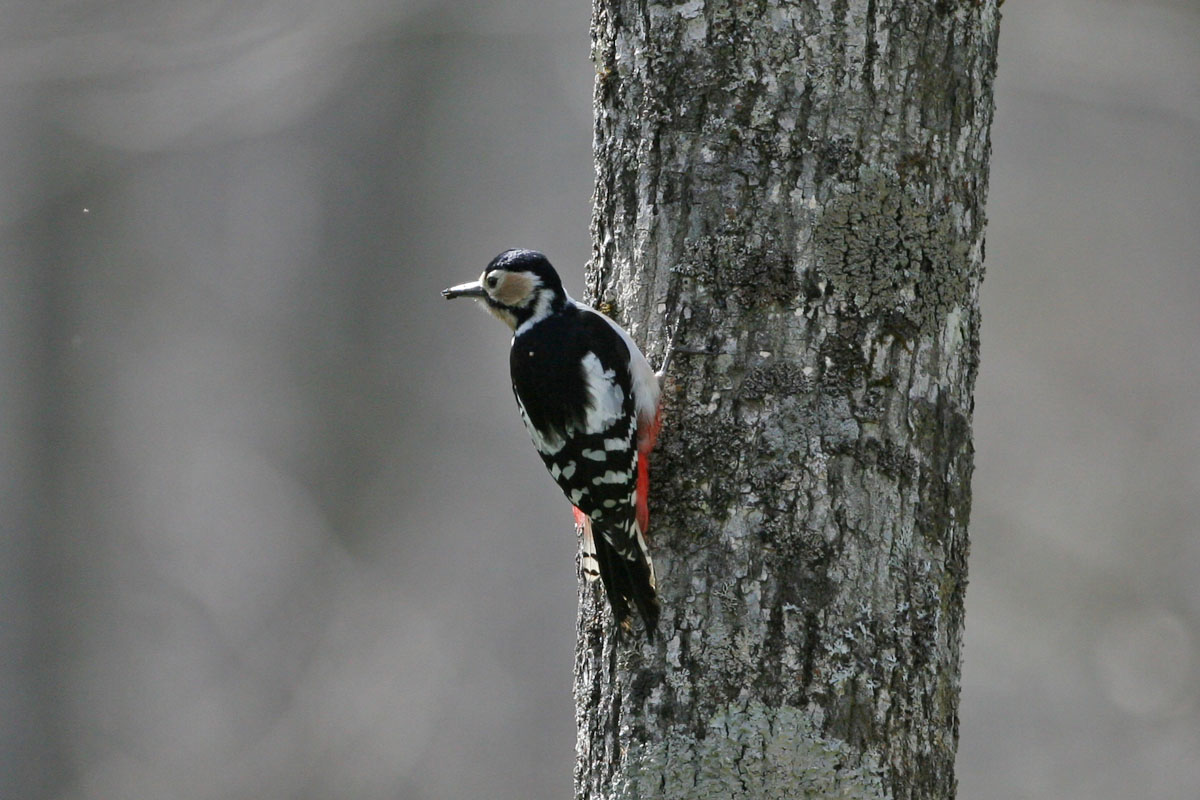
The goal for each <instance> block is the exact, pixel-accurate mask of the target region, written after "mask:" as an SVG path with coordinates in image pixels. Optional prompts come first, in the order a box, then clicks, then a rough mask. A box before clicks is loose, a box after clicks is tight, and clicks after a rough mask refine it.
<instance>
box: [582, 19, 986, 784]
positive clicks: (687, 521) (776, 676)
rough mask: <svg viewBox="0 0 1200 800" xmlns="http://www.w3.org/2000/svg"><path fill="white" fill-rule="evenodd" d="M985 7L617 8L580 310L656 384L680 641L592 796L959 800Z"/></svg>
mask: <svg viewBox="0 0 1200 800" xmlns="http://www.w3.org/2000/svg"><path fill="white" fill-rule="evenodd" d="M997 26H998V13H997V9H996V4H995V2H994V0H980V1H979V2H976V1H975V0H958V1H951V0H940V1H938V2H932V1H931V0H819V1H818V2H812V1H811V0H805V1H803V2H782V0H746V1H734V0H708V1H707V2H705V1H704V0H688V2H682V3H674V4H672V3H662V4H655V3H647V2H633V0H598V2H597V3H596V5H595V8H594V19H593V41H594V49H593V58H594V61H595V66H596V72H597V78H596V96H595V106H596V131H595V157H596V166H597V170H598V176H597V182H596V196H595V217H594V221H593V237H594V253H593V255H594V259H593V262H592V264H591V268H590V270H589V273H588V281H589V283H588V290H589V293H590V295H591V297H590V299H592V300H593V301H595V302H599V303H607V304H609V305H610V306H611V309H612V313H613V314H614V316H616V318H618V319H619V320H620V321H622V322H623V323H625V324H626V325H628V326H629V327H630V328H631V329H632V331H633V332H634V335H635V337H636V338H637V339H639V340H640V341H642V342H643V343H646V344H648V345H649V347H648V352H649V353H650V355H651V359H652V360H655V359H656V358H657V355H658V354H659V353H661V350H662V347H663V342H664V328H665V327H666V326H667V325H669V324H670V323H671V321H672V315H673V314H675V313H676V310H677V309H681V310H682V311H681V323H680V331H679V335H678V342H677V345H678V347H679V348H680V350H681V351H680V352H679V353H678V354H677V356H676V358H675V361H674V362H673V365H672V369H671V379H670V381H669V382H668V389H667V393H666V404H667V405H666V412H665V423H664V426H663V433H662V437H661V439H660V445H659V449H658V451H657V452H656V456H655V470H654V472H653V475H652V481H653V485H654V491H653V492H652V495H651V536H650V539H651V547H652V550H653V552H654V559H655V562H656V564H657V568H658V579H659V589H660V591H661V594H662V602H663V620H662V624H661V627H660V629H659V633H660V637H659V639H658V641H657V642H656V643H654V644H646V643H644V642H642V641H640V640H639V641H635V642H633V643H632V644H631V643H619V642H618V641H617V638H616V637H615V636H614V631H613V629H612V626H611V617H610V615H609V614H608V612H607V610H606V608H605V605H604V602H603V600H602V598H601V595H600V594H599V592H598V590H596V589H595V588H594V587H586V588H585V589H584V590H583V604H582V606H581V608H582V610H581V614H580V619H579V646H578V652H577V663H576V670H577V671H576V684H575V698H576V704H577V714H578V725H579V731H578V761H577V765H576V771H575V786H576V797H577V798H589V799H590V798H651V797H653V798H688V799H689V800H706V799H708V798H714V799H715V798H733V797H747V798H803V797H814V798H818V797H819V798H829V797H855V798H857V797H872V798H875V797H884V798H900V797H904V798H918V797H919V798H945V797H951V796H952V795H953V794H954V791H955V780H954V752H955V747H956V745H957V740H958V722H957V709H958V695H959V660H960V648H961V643H962V629H963V599H964V589H965V586H966V578H967V560H966V559H967V527H966V526H967V517H968V514H969V511H970V489H969V484H970V477H971V469H972V446H971V411H972V392H973V387H974V382H975V374H976V368H977V364H978V353H979V340H978V333H979V304H978V292H979V285H980V281H981V278H982V274H983V233H984V214H983V205H984V196H985V193H986V188H987V168H988V155H989V144H988V129H989V125H990V123H991V119H992V109H993V103H992V84H993V77H994V75H995V64H996V35H997Z"/></svg>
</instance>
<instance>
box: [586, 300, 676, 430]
mask: <svg viewBox="0 0 1200 800" xmlns="http://www.w3.org/2000/svg"><path fill="white" fill-rule="evenodd" d="M571 302H573V303H575V305H576V306H578V307H579V308H580V309H581V310H583V311H590V312H591V313H593V314H597V315H599V317H600V318H601V319H602V320H604V321H605V322H607V323H608V324H609V327H611V328H612V329H613V330H614V331H616V332H617V335H618V336H620V337H621V339H622V341H624V342H625V346H626V347H628V348H629V374H630V377H631V378H632V379H633V401H634V404H635V405H636V407H637V418H638V424H639V425H642V424H645V425H648V424H650V423H652V422H653V421H654V417H655V415H656V414H657V413H658V393H659V386H658V376H657V375H655V374H654V370H653V369H651V368H650V362H649V361H647V360H646V357H645V356H644V355H642V351H641V350H640V349H638V346H637V344H636V343H634V341H633V337H631V336H630V335H629V333H628V332H626V330H625V329H624V328H622V327H621V326H620V325H618V324H617V323H615V322H613V321H612V320H611V319H609V318H608V317H607V316H605V315H604V314H601V313H600V312H599V311H597V310H596V309H594V308H588V307H587V306H585V305H583V304H582V303H577V302H575V301H574V300H572V301H571Z"/></svg>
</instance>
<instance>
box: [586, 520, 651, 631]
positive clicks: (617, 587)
mask: <svg viewBox="0 0 1200 800" xmlns="http://www.w3.org/2000/svg"><path fill="white" fill-rule="evenodd" d="M594 538H595V542H596V561H597V562H598V563H599V564H600V581H601V582H602V583H603V584H604V593H605V594H606V595H608V604H609V605H610V606H611V607H612V611H613V616H614V617H615V618H616V620H617V625H618V627H619V628H620V629H621V630H622V631H624V632H626V633H628V632H629V631H630V630H632V622H631V617H632V612H631V611H630V608H629V602H630V601H631V600H632V601H633V604H634V605H636V606H637V609H638V612H639V613H640V614H641V616H642V621H643V622H645V624H646V638H647V639H648V640H649V641H651V642H652V641H654V634H655V631H657V630H658V615H659V605H658V594H657V593H656V592H655V591H654V586H653V584H652V583H651V581H650V567H649V565H648V564H647V563H646V562H645V561H643V560H640V559H639V560H637V561H630V560H629V559H627V558H623V557H622V556H621V554H620V553H618V552H617V551H616V549H615V548H614V547H613V546H612V545H611V544H610V543H609V542H608V538H607V537H605V536H604V535H603V534H602V533H598V534H597V535H596V536H595V537H594Z"/></svg>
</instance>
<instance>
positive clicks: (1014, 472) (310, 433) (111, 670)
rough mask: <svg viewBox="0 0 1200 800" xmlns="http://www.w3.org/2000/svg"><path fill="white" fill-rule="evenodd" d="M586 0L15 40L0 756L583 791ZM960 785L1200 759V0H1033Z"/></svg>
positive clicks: (21, 11) (471, 789)
mask: <svg viewBox="0 0 1200 800" xmlns="http://www.w3.org/2000/svg"><path fill="white" fill-rule="evenodd" d="M588 14H589V11H588V8H587V7H586V4H580V3H571V2H565V0H564V1H562V2H557V3H546V2H533V0H524V1H523V2H503V3H502V2H495V1H493V2H477V1H476V2H469V3H468V2H457V3H446V2H432V0H426V1H425V2H419V1H415V0H410V1H409V2H404V0H386V1H385V0H342V2H340V3H337V4H332V3H317V2H282V1H281V0H257V1H251V2H241V3H227V2H217V0H187V2H182V1H175V2H168V1H167V0H157V1H143V2H134V0H121V1H119V2H113V0H105V2H84V1H83V0H78V1H77V2H45V3H24V4H13V5H11V7H8V8H6V10H5V14H4V26H3V33H2V34H0V87H2V91H0V224H2V225H3V229H2V233H0V453H2V465H3V470H2V474H0V524H2V526H3V530H2V534H3V535H2V537H0V796H2V797H5V798H22V799H25V798H33V799H40V798H53V799H54V800H60V799H61V800H85V799H87V800H90V799H91V798H96V799H97V800H99V799H100V798H104V799H105V800H107V799H108V798H122V800H137V799H139V798H145V799H146V800H161V799H162V798H172V800H187V798H218V799H222V800H223V799H224V798H229V799H230V800H235V799H238V798H264V799H269V798H313V799H314V800H316V799H318V798H321V799H323V798H334V797H336V798H348V799H353V800H360V799H361V800H373V799H374V798H402V799H403V800H408V799H409V798H412V799H413V800H421V799H423V798H429V799H431V800H432V799H433V798H438V799H439V800H440V799H441V798H473V797H488V798H513V799H514V800H540V799H541V798H547V799H549V798H561V797H566V796H569V792H570V781H571V766H572V759H573V755H574V723H573V720H572V702H571V697H570V688H571V668H572V650H573V645H574V639H573V636H574V614H575V609H574V604H575V589H574V580H575V577H574V575H575V573H574V567H573V557H574V543H573V539H572V537H571V526H570V514H569V513H568V509H567V507H566V506H565V504H564V503H563V502H562V500H561V497H560V496H559V494H558V491H557V489H556V488H555V487H554V486H553V484H552V482H551V481H550V480H549V479H548V478H547V477H546V476H545V474H544V473H543V470H542V467H541V464H540V462H539V461H538V459H537V457H536V455H535V454H534V452H533V449H532V448H531V447H530V446H529V444H528V442H527V441H526V436H525V432H524V430H523V428H522V426H521V424H520V422H519V420H518V417H517V414H516V410H515V408H514V405H513V402H512V399H511V396H510V392H509V389H508V382H507V376H506V350H507V339H508V335H507V333H506V332H505V330H504V329H503V328H502V327H501V326H500V325H498V324H497V323H496V322H495V321H494V320H491V319H490V318H488V317H487V316H486V315H484V314H481V313H478V312H477V311H474V310H473V309H471V308H470V307H468V306H466V305H463V304H459V305H453V306H450V305H447V304H446V303H445V302H444V301H443V300H442V299H441V298H440V297H439V296H438V290H439V289H441V288H442V287H443V286H446V285H448V284H451V283H457V282H459V281H462V280H467V279H469V278H471V277H473V276H474V275H476V274H477V273H478V271H479V270H480V269H481V267H482V266H483V264H484V263H485V262H486V261H487V260H488V259H489V258H490V257H491V256H492V255H493V254H495V253H496V252H498V251H499V250H501V249H503V248H505V247H509V246H514V245H523V246H531V247H537V248H540V249H543V250H544V251H546V252H547V253H548V254H549V255H550V256H551V257H552V259H553V260H554V261H555V262H556V263H557V264H558V265H559V267H560V268H561V269H562V271H563V272H564V274H565V276H566V279H567V281H568V283H569V285H570V286H572V287H573V288H574V289H575V290H576V292H578V291H579V290H580V283H581V281H580V278H581V274H582V265H583V262H584V260H585V259H586V258H587V256H588V254H589V244H588V238H587V236H588V220H589V213H590V206H589V195H590V191H591V178H592V164H591V151H590V139H591V119H590V114H591V105H590V103H591V82H592V67H591V64H590V62H589V60H588V49H589V37H588ZM1000 59H1001V64H1000V77H999V82H998V97H997V105H998V110H997V116H996V124H995V128H994V131H993V142H994V158H993V163H992V181H991V185H992V191H991V197H990V198H989V203H988V207H989V212H990V214H989V216H990V219H991V222H990V226H989V236H988V276H987V280H986V282H985V284H984V294H983V298H984V311H985V318H984V331H983V365H982V372H981V374H980V378H979V386H978V395H977V406H976V449H977V453H978V456H977V471H976V480H975V507H974V514H973V521H972V538H973V541H974V547H973V554H972V561H971V586H970V591H969V593H968V597H967V601H968V615H967V646H966V666H965V675H964V680H963V700H962V726H961V734H962V741H961V756H960V760H959V775H960V796H961V797H963V798H969V799H970V800H977V799H983V798H996V800H1001V799H1004V800H1008V799H1009V798H1055V799H1057V800H1061V799H1063V798H1081V799H1082V798H1088V800H1097V799H1099V800H1109V799H1111V800H1125V799H1126V798H1133V797H1154V798H1193V797H1195V796H1196V795H1195V792H1196V787H1197V786H1198V785H1200V707H1198V694H1200V677H1198V675H1200V535H1198V534H1200V399H1198V398H1200V241H1198V240H1200V234H1198V231H1200V225H1198V224H1197V222H1198V219H1197V208H1198V207H1200V9H1198V8H1197V4H1196V3H1194V2H1184V0H1174V1H1173V0H1140V1H1139V2H1135V1H1134V0H1128V1H1127V2H1118V1H1117V0H1041V1H1040V2H1037V3H1021V2H1017V1H1016V0H1009V3H1008V4H1007V5H1006V7H1005V18H1004V22H1003V26H1002V31H1001V51H1000Z"/></svg>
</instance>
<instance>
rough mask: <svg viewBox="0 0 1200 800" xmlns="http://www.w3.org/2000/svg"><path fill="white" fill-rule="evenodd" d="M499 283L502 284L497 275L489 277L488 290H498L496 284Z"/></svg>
mask: <svg viewBox="0 0 1200 800" xmlns="http://www.w3.org/2000/svg"><path fill="white" fill-rule="evenodd" d="M499 282H500V279H499V278H497V277H496V276H495V274H492V275H488V279H487V285H488V288H491V289H495V288H496V284H497V283H499Z"/></svg>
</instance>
